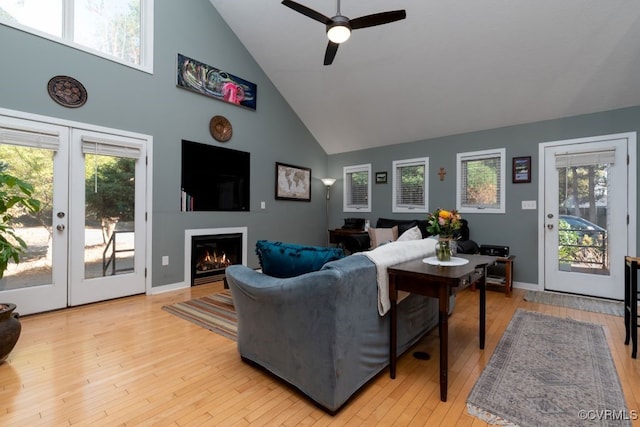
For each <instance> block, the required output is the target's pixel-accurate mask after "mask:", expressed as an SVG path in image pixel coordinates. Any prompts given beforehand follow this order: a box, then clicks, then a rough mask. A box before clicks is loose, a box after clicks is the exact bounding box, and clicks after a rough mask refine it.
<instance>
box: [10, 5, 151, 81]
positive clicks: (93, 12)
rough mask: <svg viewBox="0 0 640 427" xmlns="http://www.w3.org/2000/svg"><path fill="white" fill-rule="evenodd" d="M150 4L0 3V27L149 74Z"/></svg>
mask: <svg viewBox="0 0 640 427" xmlns="http://www.w3.org/2000/svg"><path fill="white" fill-rule="evenodd" d="M153 2H154V0H109V1H97V0H0V23H1V24H4V25H8V26H11V27H14V28H17V29H19V30H23V31H27V32H29V33H32V34H35V35H38V36H41V37H45V38H48V39H51V40H54V41H57V42H60V43H63V44H66V45H69V46H71V47H74V48H78V49H81V50H84V51H86V52H89V53H92V54H94V55H98V56H102V57H104V58H107V59H109V60H112V61H116V62H119V63H122V64H125V65H128V66H131V67H134V68H138V69H141V70H143V71H146V72H149V73H151V72H152V71H153Z"/></svg>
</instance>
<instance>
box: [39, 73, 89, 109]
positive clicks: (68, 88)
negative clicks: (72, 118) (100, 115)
mask: <svg viewBox="0 0 640 427" xmlns="http://www.w3.org/2000/svg"><path fill="white" fill-rule="evenodd" d="M47 89H48V91H49V96H50V97H51V99H53V100H54V101H56V102H57V103H58V104H60V105H62V106H64V107H69V108H77V107H82V106H83V105H84V103H85V102H87V90H86V89H85V88H84V86H82V83H80V82H79V81H77V80H76V79H74V78H73V77H68V76H55V77H53V78H51V80H49V83H48V84H47Z"/></svg>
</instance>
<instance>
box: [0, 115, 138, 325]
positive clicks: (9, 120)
mask: <svg viewBox="0 0 640 427" xmlns="http://www.w3.org/2000/svg"><path fill="white" fill-rule="evenodd" d="M145 156H146V143H145V141H144V140H141V139H137V138H132V137H129V136H123V135H121V134H113V133H109V132H97V131H93V130H85V129H80V128H73V127H66V126H59V125H55V124H49V123H42V122H39V121H33V120H25V119H20V118H16V117H7V116H2V115H0V167H1V168H5V170H6V172H7V173H9V174H11V175H14V176H16V177H18V178H20V179H22V180H23V181H26V182H28V183H30V184H31V185H33V187H34V194H33V197H35V198H36V199H38V200H39V201H40V202H41V210H40V211H39V212H38V213H36V214H28V213H27V212H20V211H14V212H13V214H14V215H13V216H14V220H13V222H12V224H11V225H12V226H13V228H14V230H15V232H16V234H17V235H18V236H20V237H21V238H22V239H23V240H24V241H25V242H26V244H27V250H26V251H25V252H24V253H23V254H22V255H21V256H20V263H19V264H17V265H16V264H10V267H9V269H8V270H7V271H6V272H5V274H4V277H3V278H2V279H1V280H0V301H4V302H13V303H15V304H16V305H17V306H18V310H17V311H19V312H20V314H30V313H38V312H43V311H48V310H54V309H58V308H63V307H67V306H73V305H79V304H85V303H89V302H95V301H102V300H106V299H111V298H117V297H121V296H127V295H133V294H137V293H143V292H144V291H145V259H146V256H145V245H146V224H145V211H146V203H145V200H146V198H145V191H146V170H145V163H146V162H145V161H144V159H145Z"/></svg>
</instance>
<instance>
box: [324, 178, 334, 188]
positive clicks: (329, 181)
mask: <svg viewBox="0 0 640 427" xmlns="http://www.w3.org/2000/svg"><path fill="white" fill-rule="evenodd" d="M320 181H322V183H323V184H324V185H326V186H327V187H331V186H332V185H333V184H334V183H335V182H336V179H335V178H322V179H321V180H320Z"/></svg>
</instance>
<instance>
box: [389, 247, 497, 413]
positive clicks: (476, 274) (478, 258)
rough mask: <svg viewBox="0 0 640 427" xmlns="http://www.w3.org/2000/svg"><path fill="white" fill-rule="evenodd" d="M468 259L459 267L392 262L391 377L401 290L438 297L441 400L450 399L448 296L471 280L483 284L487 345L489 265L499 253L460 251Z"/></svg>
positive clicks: (481, 313)
mask: <svg viewBox="0 0 640 427" xmlns="http://www.w3.org/2000/svg"><path fill="white" fill-rule="evenodd" d="M459 257H460V258H466V259H468V260H469V263H467V264H465V265H461V266H456V267H441V266H434V265H429V264H426V263H424V262H422V259H418V260H415V261H409V262H405V263H402V264H397V265H394V266H391V267H389V268H388V269H387V273H388V275H389V299H390V301H391V310H390V313H391V327H390V348H389V355H390V363H389V371H390V374H391V378H395V377H396V362H397V351H398V349H397V345H398V344H397V336H396V333H397V322H398V313H397V301H398V291H406V292H411V293H415V294H420V295H425V296H428V297H433V298H438V316H439V317H438V332H439V335H440V400H441V401H443V402H446V401H447V371H448V363H449V360H448V353H449V324H448V320H447V319H448V317H449V296H450V295H451V294H452V293H453V292H454V288H459V289H462V288H463V287H466V286H469V285H470V284H472V283H477V285H478V287H479V288H480V309H479V326H478V332H479V341H480V349H484V340H485V321H486V320H485V319H486V289H485V285H486V283H485V280H486V273H487V266H488V265H493V264H494V263H495V262H496V257H493V256H486V255H459Z"/></svg>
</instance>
